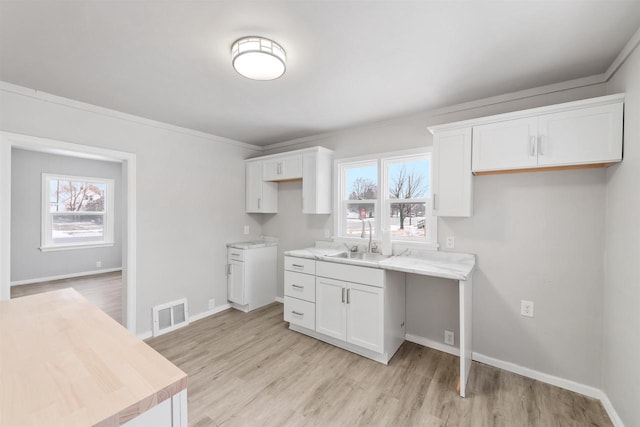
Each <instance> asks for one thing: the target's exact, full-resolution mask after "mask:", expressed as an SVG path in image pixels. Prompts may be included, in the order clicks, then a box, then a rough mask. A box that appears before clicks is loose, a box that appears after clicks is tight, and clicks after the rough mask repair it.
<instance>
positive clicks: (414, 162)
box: [336, 150, 437, 247]
mask: <svg viewBox="0 0 640 427" xmlns="http://www.w3.org/2000/svg"><path fill="white" fill-rule="evenodd" d="M336 163H337V168H336V171H337V172H338V174H339V176H338V179H337V180H336V182H338V183H339V191H338V193H339V200H338V203H339V206H340V211H339V212H340V215H339V216H338V215H336V217H337V218H336V229H337V230H338V232H337V233H336V236H337V237H343V238H361V237H368V236H369V224H371V228H372V233H373V236H374V239H377V240H380V238H381V233H380V232H379V230H381V229H382V230H390V232H391V240H392V241H394V242H406V243H420V244H423V245H432V246H434V247H435V245H436V242H437V233H436V224H437V221H436V218H435V217H432V215H431V152H430V150H420V151H411V152H403V153H386V154H381V155H378V156H375V157H373V158H368V159H356V160H354V159H345V160H339V161H338V162H336ZM378 189H380V191H379V190H378ZM363 230H364V231H363Z"/></svg>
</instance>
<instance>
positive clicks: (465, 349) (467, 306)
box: [459, 276, 473, 397]
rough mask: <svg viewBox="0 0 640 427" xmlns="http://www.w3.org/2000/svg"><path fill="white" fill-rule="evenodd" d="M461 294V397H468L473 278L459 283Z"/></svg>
mask: <svg viewBox="0 0 640 427" xmlns="http://www.w3.org/2000/svg"><path fill="white" fill-rule="evenodd" d="M459 294H460V396H462V397H465V396H466V389H467V381H469V371H470V370H471V354H472V349H471V344H472V339H471V336H472V335H471V330H472V311H471V307H472V302H473V298H472V286H471V276H469V278H468V279H467V280H460V282H459Z"/></svg>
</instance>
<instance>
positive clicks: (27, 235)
mask: <svg viewBox="0 0 640 427" xmlns="http://www.w3.org/2000/svg"><path fill="white" fill-rule="evenodd" d="M43 173H55V174H60V175H74V176H90V177H95V178H108V179H113V180H114V194H115V199H114V240H115V244H114V245H113V246H110V247H101V248H83V249H73V250H67V251H51V252H42V251H40V250H39V249H38V248H39V247H40V237H41V236H40V228H41V223H42V210H41V204H42V197H41V190H42V189H41V187H42V174H43ZM121 175H122V167H121V164H120V163H116V162H105V161H99V160H89V159H80V158H76V157H69V156H58V155H53V154H45V153H39V152H35V151H27V150H19V149H13V150H12V152H11V281H12V282H15V281H21V280H31V279H40V278H47V277H52V276H61V275H66V274H73V273H84V272H90V271H93V270H99V269H109V268H120V267H122V228H121V212H122V195H121V192H120V191H121V186H120V181H121ZM96 261H101V262H102V267H100V268H97V267H96Z"/></svg>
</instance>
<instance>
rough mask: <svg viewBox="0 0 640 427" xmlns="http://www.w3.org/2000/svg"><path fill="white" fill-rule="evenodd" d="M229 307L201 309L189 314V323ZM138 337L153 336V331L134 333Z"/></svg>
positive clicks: (147, 337)
mask: <svg viewBox="0 0 640 427" xmlns="http://www.w3.org/2000/svg"><path fill="white" fill-rule="evenodd" d="M230 308H231V306H230V305H229V304H222V305H220V306H218V307H215V308H212V309H211V310H207V311H203V312H202V313H198V314H196V315H194V316H191V317H190V318H189V324H192V323H193V322H196V321H198V320H202V319H204V318H206V317H209V316H213V315H214V314H218V313H222V312H223V311H227V310H229V309H230ZM136 336H137V337H138V338H139V339H141V340H143V341H144V340H147V339H149V338H152V337H153V332H151V331H145V332H140V333H139V334H137V335H136Z"/></svg>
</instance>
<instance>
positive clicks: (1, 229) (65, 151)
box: [0, 82, 137, 334]
mask: <svg viewBox="0 0 640 427" xmlns="http://www.w3.org/2000/svg"><path fill="white" fill-rule="evenodd" d="M0 90H4V85H3V84H2V82H0ZM12 148H20V149H23V150H31V151H38V152H43V153H49V154H58V155H64V156H71V157H80V158H88V159H98V160H106V161H111V162H117V163H121V164H122V191H123V193H124V194H126V198H127V209H126V212H125V214H124V215H123V223H124V226H125V230H126V231H125V234H124V237H123V240H125V241H124V242H123V245H122V269H123V275H122V280H123V288H124V295H125V299H126V303H125V308H124V310H123V318H124V319H125V324H126V327H127V329H128V330H129V331H130V332H132V333H134V334H135V333H136V308H137V307H136V285H137V283H136V274H137V272H136V263H137V253H136V246H137V244H136V238H137V237H136V236H137V229H136V226H137V220H136V209H137V207H136V199H137V196H136V155H135V154H134V153H127V152H124V151H116V150H109V149H105V148H99V147H94V146H90V145H81V144H73V143H70V142H65V141H57V140H53V139H47V138H39V137H35V136H30V135H21V134H17V133H12V132H5V131H0V300H7V299H9V298H10V296H11V256H10V253H11V149H12Z"/></svg>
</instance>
